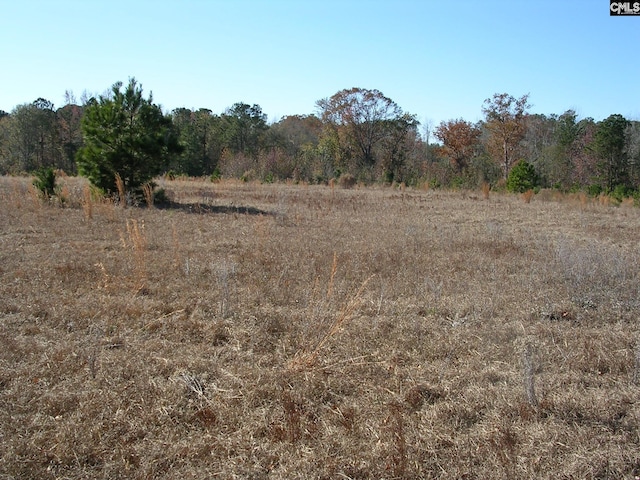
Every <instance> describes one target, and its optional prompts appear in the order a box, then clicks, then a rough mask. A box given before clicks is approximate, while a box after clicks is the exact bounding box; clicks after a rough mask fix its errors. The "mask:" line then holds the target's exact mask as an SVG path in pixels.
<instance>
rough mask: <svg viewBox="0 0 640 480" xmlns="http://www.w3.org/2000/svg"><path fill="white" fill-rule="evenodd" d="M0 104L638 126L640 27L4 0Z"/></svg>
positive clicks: (270, 6) (573, 11) (459, 6)
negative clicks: (326, 109)
mask: <svg viewBox="0 0 640 480" xmlns="http://www.w3.org/2000/svg"><path fill="white" fill-rule="evenodd" d="M0 12H1V13H0V49H1V50H0V52H1V54H0V59H1V62H2V69H1V70H2V73H1V74H0V109H2V110H5V111H8V112H10V111H11V110H13V108H14V107H15V106H17V105H19V104H23V103H30V102H32V101H34V100H35V99H36V98H38V97H43V98H46V99H48V100H50V101H52V102H53V103H54V104H55V105H56V106H61V105H63V103H64V92H65V90H71V91H73V92H74V94H75V95H76V96H77V97H78V98H80V96H81V94H82V92H83V91H87V92H89V93H94V94H95V93H103V92H104V91H106V90H108V89H109V88H110V86H111V85H112V84H113V83H115V82H116V81H118V80H120V81H123V82H125V83H126V82H127V81H128V79H129V77H135V78H136V79H137V80H138V81H139V82H140V83H142V86H143V88H144V90H145V93H146V94H148V93H149V91H152V92H153V98H154V102H155V103H158V104H160V105H162V106H163V108H164V109H165V111H170V110H172V109H174V108H177V107H187V108H201V107H202V108H209V109H211V110H212V111H213V112H214V113H222V112H223V111H224V110H225V109H226V108H228V107H230V106H231V105H233V104H234V103H236V102H240V101H242V102H245V103H248V104H254V103H257V104H259V105H260V106H261V107H262V110H263V112H264V113H266V114H267V116H268V118H269V120H270V121H273V120H276V119H278V118H279V117H282V116H285V115H291V114H309V113H314V112H315V111H316V110H315V102H316V101H317V100H319V99H321V98H326V97H330V96H331V95H333V94H334V93H336V92H338V91H339V90H342V89H344V88H351V87H362V88H369V89H378V90H380V91H381V92H382V93H383V94H385V95H386V96H387V97H389V98H391V99H392V100H393V101H395V102H396V103H397V104H398V105H399V106H400V107H401V108H402V109H403V110H405V111H407V112H410V113H413V114H416V115H417V116H418V119H419V120H421V121H424V120H427V119H429V120H431V122H433V123H435V124H437V123H439V122H440V121H441V120H447V119H453V118H464V119H466V120H469V121H473V122H475V121H477V120H480V119H481V118H482V103H483V101H484V100H485V99H486V98H489V97H491V96H492V95H493V94H494V93H503V92H506V93H509V94H511V95H513V96H516V97H519V96H521V95H523V94H526V93H529V94H530V102H531V103H532V104H533V108H532V110H531V111H532V112H534V113H544V114H551V113H557V114H560V113H563V112H564V111H566V110H567V109H570V108H572V109H574V110H576V111H577V112H578V115H579V117H580V118H584V117H593V118H595V119H596V120H602V119H603V118H606V117H607V116H609V115H610V114H613V113H620V114H622V115H624V116H626V117H627V118H630V119H637V120H640V59H639V58H640V57H639V54H640V16H638V17H610V16H609V2H608V1H607V0H484V1H480V0H458V1H444V0H437V1H436V0H384V1H383V0H126V1H121V0H109V1H103V0H39V1H38V0H0Z"/></svg>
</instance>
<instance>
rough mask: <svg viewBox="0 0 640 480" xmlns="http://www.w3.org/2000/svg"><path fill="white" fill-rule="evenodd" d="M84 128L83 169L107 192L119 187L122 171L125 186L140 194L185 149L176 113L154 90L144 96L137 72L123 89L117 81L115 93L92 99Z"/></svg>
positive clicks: (80, 154)
mask: <svg viewBox="0 0 640 480" xmlns="http://www.w3.org/2000/svg"><path fill="white" fill-rule="evenodd" d="M82 133H83V136H84V147H82V148H81V149H80V150H79V151H78V155H77V163H78V170H79V172H80V173H81V174H82V175H84V176H86V177H87V178H89V180H90V181H91V183H92V184H93V185H95V186H97V187H98V188H100V189H102V190H103V191H104V192H105V193H107V192H115V191H116V176H117V175H119V176H120V178H122V181H123V183H124V187H125V190H126V191H128V192H132V193H134V194H139V193H140V190H141V187H142V186H143V185H144V184H146V183H148V182H150V180H151V179H152V178H153V177H154V176H156V175H158V174H160V173H162V172H163V171H164V170H165V168H166V165H167V164H168V162H169V160H170V157H171V155H173V154H175V153H178V152H179V151H180V147H179V145H178V142H177V138H176V135H175V133H174V130H173V125H172V121H171V118H170V117H168V116H165V115H164V114H163V113H162V110H161V109H160V107H158V106H157V105H154V103H153V98H152V95H151V94H150V95H149V98H148V99H145V98H143V96H142V86H141V85H139V84H138V83H137V82H136V80H135V78H132V79H130V80H129V84H128V85H127V87H126V88H125V89H124V91H123V90H122V82H117V83H115V84H114V85H113V87H112V90H111V94H110V95H108V96H100V98H99V99H98V100H95V99H91V100H90V101H89V104H88V105H87V107H86V111H85V115H84V117H83V119H82Z"/></svg>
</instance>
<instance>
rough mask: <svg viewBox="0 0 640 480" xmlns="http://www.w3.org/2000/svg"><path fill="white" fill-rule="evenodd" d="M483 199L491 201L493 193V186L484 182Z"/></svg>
mask: <svg viewBox="0 0 640 480" xmlns="http://www.w3.org/2000/svg"><path fill="white" fill-rule="evenodd" d="M481 188H482V198H484V199H485V200H489V192H491V185H489V182H482V187H481Z"/></svg>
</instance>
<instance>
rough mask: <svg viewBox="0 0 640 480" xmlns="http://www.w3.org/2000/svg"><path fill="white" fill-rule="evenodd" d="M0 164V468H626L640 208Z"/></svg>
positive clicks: (58, 472)
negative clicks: (139, 183) (60, 174)
mask: <svg viewBox="0 0 640 480" xmlns="http://www.w3.org/2000/svg"><path fill="white" fill-rule="evenodd" d="M63 183H64V184H65V187H64V189H63V190H64V192H65V196H66V197H67V203H66V205H65V207H64V208H63V207H60V206H59V205H49V204H44V203H43V202H42V201H40V200H38V199H37V198H36V197H35V195H34V194H33V193H32V192H31V191H30V189H29V188H28V186H29V180H28V179H16V178H6V177H5V178H0V279H1V282H0V479H2V480H4V479H14V478H15V479H18V478H20V479H27V478H39V479H58V478H59V479H84V478H104V479H107V478H108V479H117V478H133V479H152V478H153V479H156V478H161V479H162V478H166V479H173V478H182V479H186V478H197V479H204V478H216V477H219V478H252V479H263V478H326V479H332V478H339V479H340V478H341V479H347V478H352V479H356V478H358V479H365V478H380V479H382V478H385V479H392V478H443V479H444V478H446V479H454V478H466V479H472V478H478V479H486V478H503V479H514V478H523V479H524V478H542V479H543V478H547V479H558V478H565V479H570V478H576V479H596V478H598V479H602V478H612V479H613V478H616V479H619V478H627V479H636V478H638V477H640V323H639V319H640V292H639V288H640V262H639V261H640V243H639V241H640V210H639V209H637V208H634V207H631V206H628V205H622V206H619V207H614V206H609V205H602V204H600V203H597V202H593V201H591V200H589V199H587V198H586V197H580V196H575V197H558V198H555V197H553V195H552V194H550V193H544V192H543V194H540V195H538V196H536V197H534V198H533V199H532V201H531V203H525V202H524V201H523V200H522V199H521V198H520V197H518V196H510V195H498V194H493V193H492V194H491V195H490V197H489V199H484V198H483V195H482V193H480V192H477V193H473V192H442V191H433V190H432V191H418V190H411V189H392V188H384V189H383V188H370V189H364V188H356V189H351V190H344V189H339V188H337V187H336V188H330V187H322V186H294V185H259V184H242V183H235V182H221V183H218V184H212V183H205V182H196V181H192V182H189V181H172V182H163V186H164V187H165V188H166V190H167V192H168V194H169V196H170V197H172V198H173V200H174V202H176V203H179V204H180V205H179V206H178V205H176V206H175V208H170V209H158V208H151V209H148V208H121V207H117V206H114V205H113V204H110V203H105V202H99V201H96V200H95V199H91V198H90V197H89V196H88V195H86V194H85V193H87V192H86V191H85V189H84V183H83V180H81V179H73V178H66V179H63Z"/></svg>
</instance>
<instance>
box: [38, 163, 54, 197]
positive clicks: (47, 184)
mask: <svg viewBox="0 0 640 480" xmlns="http://www.w3.org/2000/svg"><path fill="white" fill-rule="evenodd" d="M35 176H36V178H35V179H34V180H33V186H34V187H36V188H37V189H38V191H39V192H40V193H41V194H42V196H43V197H44V198H46V199H47V200H48V199H50V198H51V197H53V196H54V195H55V194H56V171H55V170H54V168H53V167H46V168H41V169H40V170H38V171H37V172H35Z"/></svg>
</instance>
